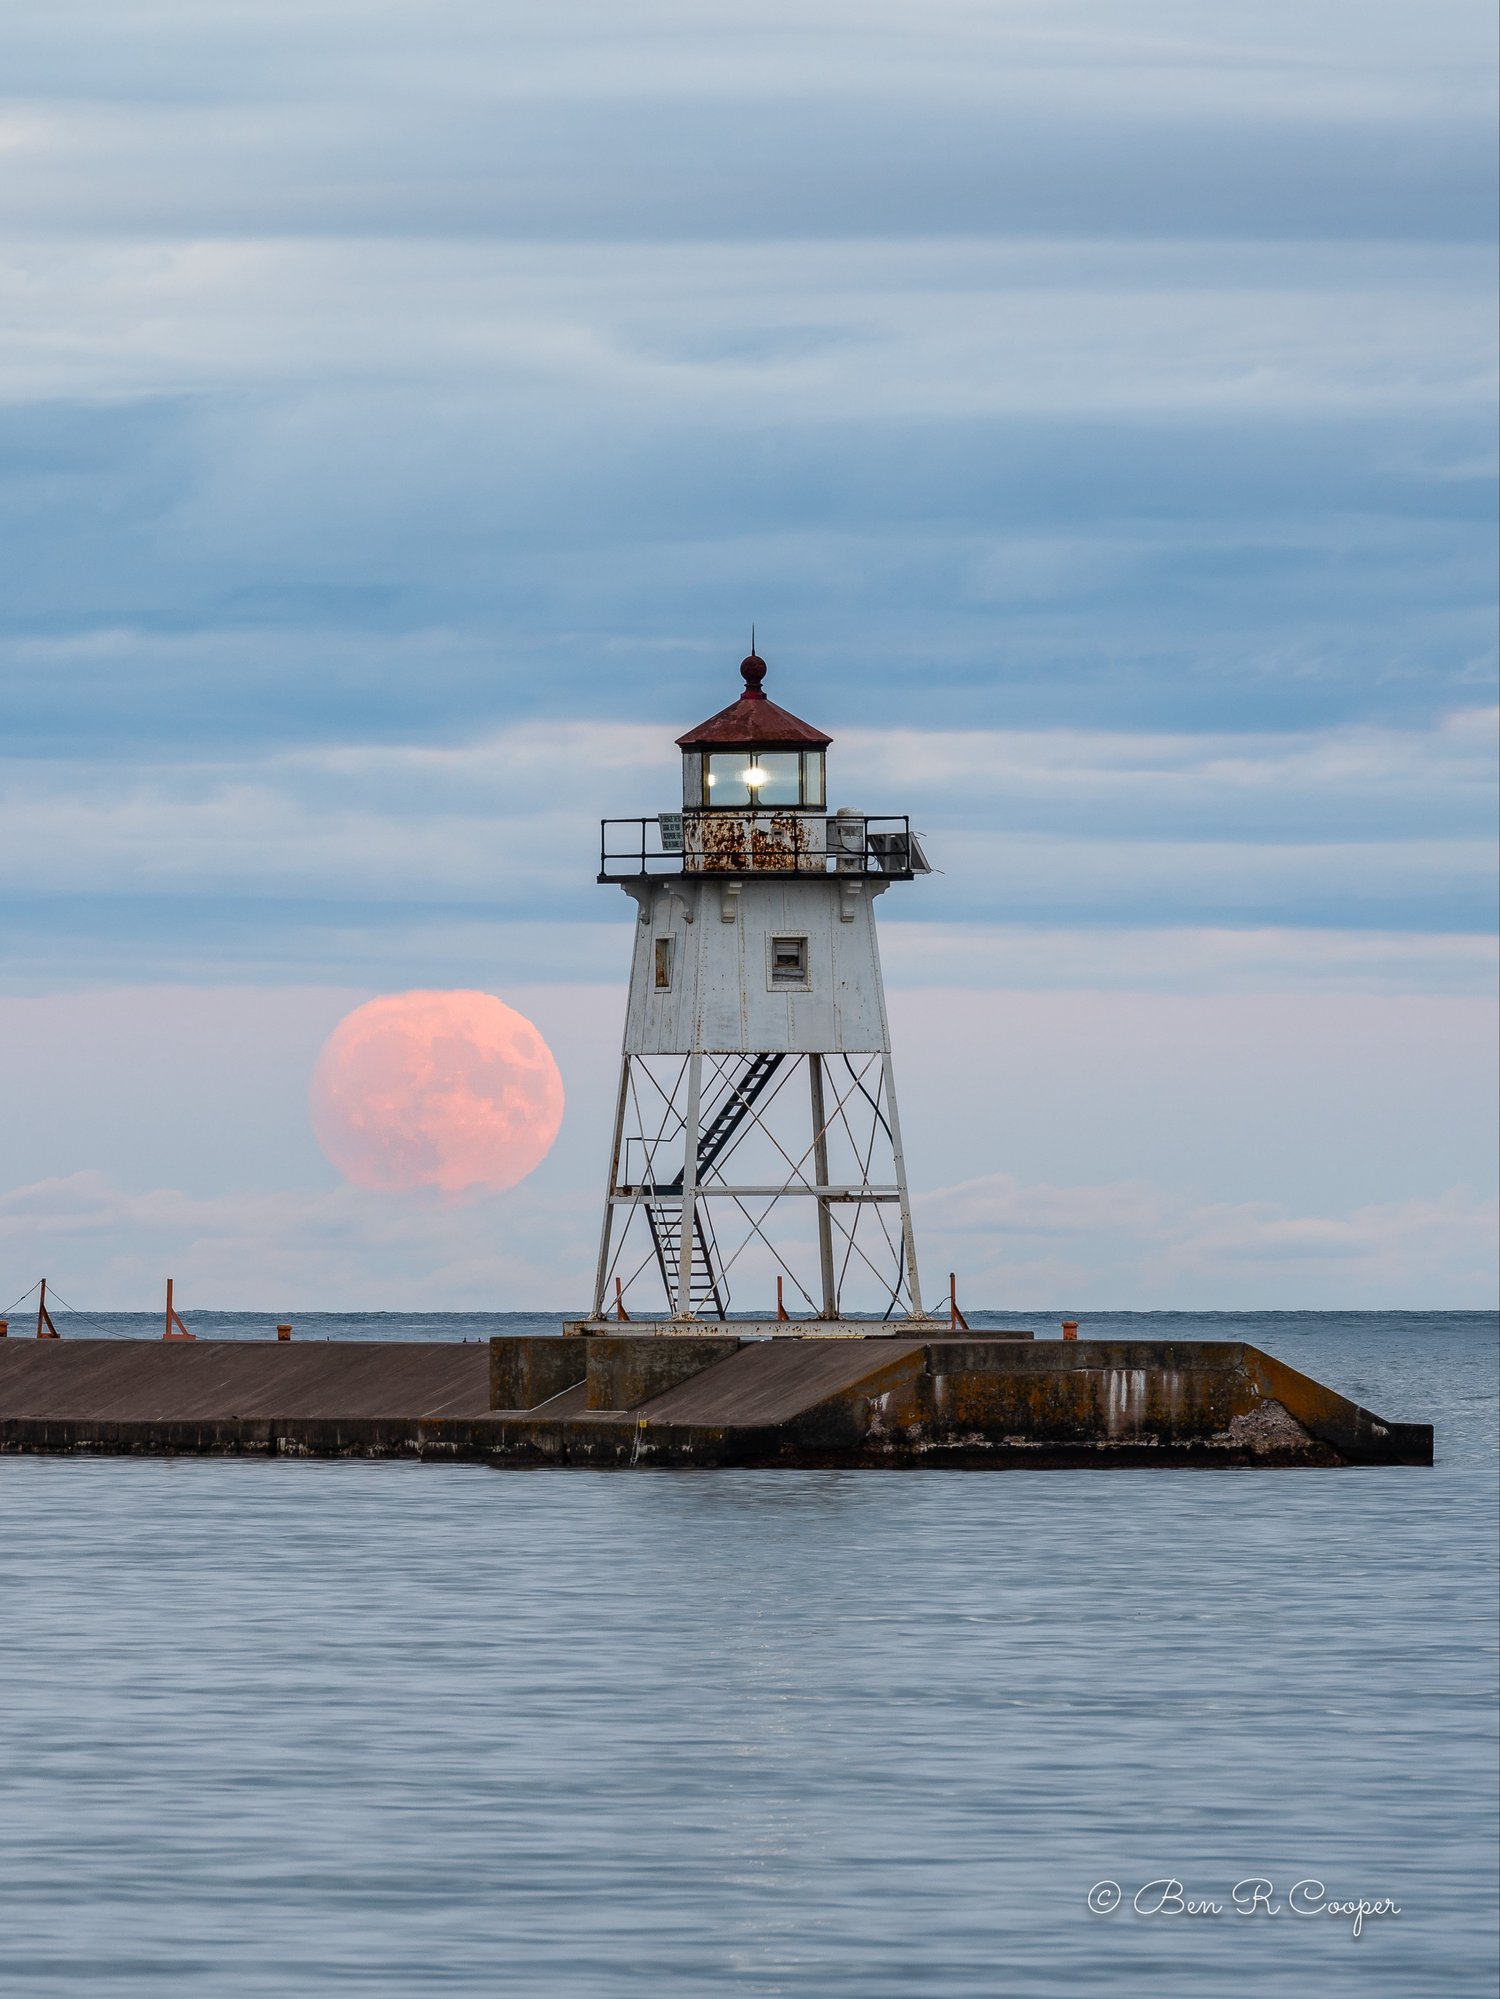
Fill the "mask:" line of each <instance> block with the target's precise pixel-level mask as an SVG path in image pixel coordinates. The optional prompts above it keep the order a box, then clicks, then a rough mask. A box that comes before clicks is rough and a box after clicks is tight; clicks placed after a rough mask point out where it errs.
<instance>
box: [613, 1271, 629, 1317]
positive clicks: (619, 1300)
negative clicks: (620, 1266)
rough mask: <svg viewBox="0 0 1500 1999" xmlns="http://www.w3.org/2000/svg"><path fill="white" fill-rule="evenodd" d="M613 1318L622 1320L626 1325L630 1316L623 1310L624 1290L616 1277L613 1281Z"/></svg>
mask: <svg viewBox="0 0 1500 1999" xmlns="http://www.w3.org/2000/svg"><path fill="white" fill-rule="evenodd" d="M615 1317H616V1318H617V1319H623V1320H624V1321H625V1322H626V1324H627V1325H628V1324H629V1322H630V1314H629V1313H628V1312H627V1311H626V1309H625V1290H624V1287H623V1285H622V1284H621V1283H620V1280H619V1278H618V1277H617V1278H616V1279H615Z"/></svg>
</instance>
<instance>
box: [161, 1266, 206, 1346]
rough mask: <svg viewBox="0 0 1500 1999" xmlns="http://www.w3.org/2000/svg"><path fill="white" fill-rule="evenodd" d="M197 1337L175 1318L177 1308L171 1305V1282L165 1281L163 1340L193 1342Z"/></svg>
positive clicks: (169, 1280)
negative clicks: (165, 1309)
mask: <svg viewBox="0 0 1500 1999" xmlns="http://www.w3.org/2000/svg"><path fill="white" fill-rule="evenodd" d="M197 1337H198V1335H197V1334H196V1333H190V1332H189V1331H188V1329H187V1327H186V1326H185V1325H184V1324H183V1323H182V1320H181V1319H180V1318H179V1317H178V1316H177V1308H176V1306H175V1305H173V1303H172V1280H171V1278H170V1277H169V1278H168V1279H167V1329H166V1331H165V1332H164V1333H163V1334H162V1338H163V1339H164V1340H195V1339H197Z"/></svg>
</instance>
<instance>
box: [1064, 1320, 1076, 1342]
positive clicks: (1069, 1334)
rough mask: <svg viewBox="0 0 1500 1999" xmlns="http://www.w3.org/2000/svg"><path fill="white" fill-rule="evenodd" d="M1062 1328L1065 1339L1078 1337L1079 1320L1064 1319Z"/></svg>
mask: <svg viewBox="0 0 1500 1999" xmlns="http://www.w3.org/2000/svg"><path fill="white" fill-rule="evenodd" d="M1062 1329H1063V1338H1064V1339H1065V1340H1076V1339H1077V1337H1078V1321H1077V1320H1076V1319H1064V1320H1063V1322H1062Z"/></svg>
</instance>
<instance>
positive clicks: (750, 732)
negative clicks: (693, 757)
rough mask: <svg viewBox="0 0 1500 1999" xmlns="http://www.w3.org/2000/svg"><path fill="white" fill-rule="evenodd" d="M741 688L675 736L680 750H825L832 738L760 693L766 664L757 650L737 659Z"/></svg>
mask: <svg viewBox="0 0 1500 1999" xmlns="http://www.w3.org/2000/svg"><path fill="white" fill-rule="evenodd" d="M740 672H741V673H742V674H743V675H744V680H745V691H744V693H743V694H742V695H741V696H740V698H739V700H738V701H736V702H734V703H732V704H731V706H729V707H728V708H721V709H720V711H719V713H718V714H717V715H710V716H709V718H708V720H707V721H706V722H700V723H699V724H698V726H697V728H696V729H689V730H688V732H687V734H686V735H685V736H679V737H678V738H677V747H678V749H680V750H720V749H723V750H737V749H751V748H754V749H759V750H826V749H827V747H828V745H829V744H830V743H831V742H832V741H833V738H832V736H825V735H824V734H823V731H822V730H821V729H815V728H813V726H812V724H811V723H810V722H799V721H798V720H797V717H796V716H795V715H789V714H788V713H787V712H786V710H785V708H778V707H777V706H776V703H775V702H774V701H768V700H767V699H766V697H765V695H764V694H763V693H762V692H761V686H760V683H761V682H762V681H763V680H764V679H765V677H766V663H765V661H764V660H763V659H762V658H761V657H760V655H759V654H758V653H751V654H750V656H749V658H748V659H742V660H741V661H740Z"/></svg>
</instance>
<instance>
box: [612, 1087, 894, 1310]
mask: <svg viewBox="0 0 1500 1999" xmlns="http://www.w3.org/2000/svg"><path fill="white" fill-rule="evenodd" d="M809 1207H810V1209H811V1215H812V1222H813V1226H812V1228H811V1229H810V1230H809V1229H808V1227H807V1217H808V1213H809ZM757 1264H758V1266H759V1268H758V1272H757V1269H756V1266H757ZM737 1271H738V1272H740V1274H741V1275H742V1276H745V1277H748V1278H750V1280H751V1281H752V1282H754V1281H766V1280H768V1279H769V1277H770V1276H771V1275H772V1274H774V1276H775V1277H776V1278H777V1279H778V1280H780V1281H779V1282H778V1287H777V1289H778V1306H779V1307H781V1308H782V1309H784V1306H782V1299H783V1297H784V1293H785V1287H786V1286H788V1285H789V1286H790V1287H791V1291H792V1293H793V1294H794V1295H793V1299H792V1301H791V1302H793V1303H794V1305H795V1306H796V1307H797V1308H798V1309H804V1310H805V1311H806V1312H808V1313H810V1314H811V1315H812V1316H813V1317H815V1318H820V1319H838V1318H841V1317H844V1316H846V1310H845V1301H846V1297H847V1296H848V1295H849V1294H852V1293H853V1292H855V1291H859V1292H862V1293H863V1294H865V1295H873V1302H874V1306H875V1310H876V1311H877V1312H878V1313H879V1314H880V1316H881V1317H883V1318H886V1319H890V1318H893V1317H896V1316H905V1315H910V1316H913V1317H920V1316H921V1315H922V1306H921V1302H920V1300H921V1287H920V1283H919V1280H918V1275H917V1257H916V1244H915V1241H914V1238H913V1233H912V1221H911V1204H910V1201H909V1198H908V1195H907V1187H906V1166H905V1160H904V1157H903V1154H902V1146H901V1125H900V1118H899V1115H898V1112H897V1107H896V1093H895V1085H894V1080H893V1077H892V1073H891V1060H890V1056H889V1054H888V1053H886V1052H884V1051H879V1050H877V1051H871V1052H867V1053H857V1054H806V1053H804V1054H791V1053H776V1052H766V1053H761V1054H753V1053H750V1054H747V1053H736V1054H723V1053H713V1052H703V1051H699V1052H695V1053H691V1054H687V1055H678V1056H646V1055H630V1054H627V1055H626V1056H625V1057H624V1058H623V1061H622V1064H621V1073H620V1089H619V1096H618V1100H617V1103H616V1108H615V1120H614V1136H613V1142H612V1146H611V1152H610V1173H609V1186H608V1190H607V1193H606V1197H605V1205H604V1222H603V1228H602V1230H601V1234H600V1243H599V1259H598V1266H597V1271H596V1277H595V1286H594V1314H595V1316H596V1317H599V1316H602V1315H603V1313H604V1312H605V1310H606V1308H607V1306H608V1305H609V1304H610V1302H611V1287H612V1286H615V1287H617V1289H616V1291H615V1293H614V1295H615V1296H616V1297H618V1299H619V1301H620V1303H621V1305H622V1306H623V1307H624V1308H625V1309H626V1310H627V1311H631V1312H633V1314H634V1315H635V1316H644V1315H645V1313H649V1311H651V1310H658V1311H659V1310H661V1309H662V1308H663V1306H664V1307H665V1309H666V1310H667V1311H668V1312H669V1313H671V1314H672V1315H673V1316H674V1317H677V1318H683V1319H690V1318H704V1317H712V1318H724V1317H726V1316H727V1314H728V1312H729V1309H730V1301H731V1278H733V1277H734V1276H735V1274H736V1272H737ZM643 1305H644V1307H645V1313H643V1311H642V1307H643ZM767 1316H769V1314H767Z"/></svg>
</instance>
